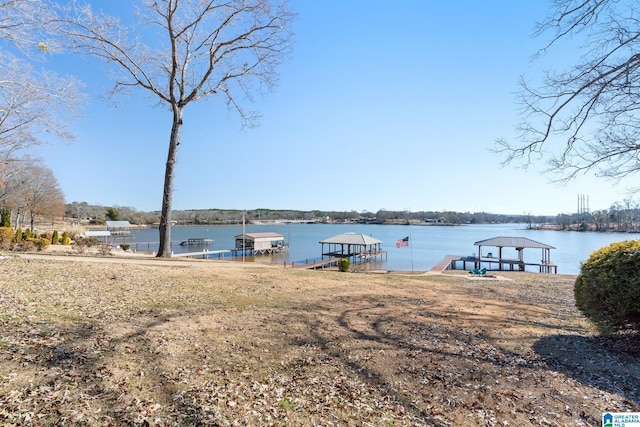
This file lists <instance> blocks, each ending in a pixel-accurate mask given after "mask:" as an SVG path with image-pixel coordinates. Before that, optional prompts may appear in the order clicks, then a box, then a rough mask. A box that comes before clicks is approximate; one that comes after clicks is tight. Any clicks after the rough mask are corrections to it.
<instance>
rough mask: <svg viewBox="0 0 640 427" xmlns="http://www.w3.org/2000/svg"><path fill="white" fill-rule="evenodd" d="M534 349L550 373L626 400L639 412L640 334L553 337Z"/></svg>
mask: <svg viewBox="0 0 640 427" xmlns="http://www.w3.org/2000/svg"><path fill="white" fill-rule="evenodd" d="M533 349H534V350H535V351H536V353H538V355H539V356H540V357H541V358H542V359H543V360H544V361H545V362H546V364H547V366H548V367H549V369H550V370H554V371H557V372H560V373H562V374H564V375H566V376H567V377H569V378H573V379H574V380H576V381H578V382H580V383H582V384H585V385H588V386H590V387H594V388H597V389H599V390H603V391H607V392H610V393H615V394H618V395H620V396H623V397H624V398H625V399H626V402H624V403H626V404H627V405H629V409H630V410H632V411H640V333H632V334H622V335H612V336H581V335H551V336H548V337H544V338H542V339H540V340H538V341H537V342H536V343H535V344H534V346H533Z"/></svg>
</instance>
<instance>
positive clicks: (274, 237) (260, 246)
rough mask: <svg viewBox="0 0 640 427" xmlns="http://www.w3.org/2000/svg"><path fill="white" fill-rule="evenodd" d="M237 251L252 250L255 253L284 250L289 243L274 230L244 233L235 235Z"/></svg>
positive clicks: (270, 252)
mask: <svg viewBox="0 0 640 427" xmlns="http://www.w3.org/2000/svg"><path fill="white" fill-rule="evenodd" d="M235 239H236V247H235V250H236V251H250V252H251V253H252V254H253V255H264V254H272V253H277V252H282V251H284V250H286V248H287V244H286V243H285V241H284V236H283V235H282V234H278V233H273V232H264V233H244V234H239V235H237V236H236V237H235Z"/></svg>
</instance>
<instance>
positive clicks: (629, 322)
mask: <svg viewBox="0 0 640 427" xmlns="http://www.w3.org/2000/svg"><path fill="white" fill-rule="evenodd" d="M574 295H575V299H576V306H577V307H578V309H579V310H580V311H581V312H582V313H583V314H584V315H585V316H586V317H587V318H588V319H589V320H591V321H592V322H594V323H595V324H596V326H597V327H598V329H599V331H600V332H601V333H603V334H607V333H611V332H615V331H618V330H622V329H634V330H640V241H638V240H632V241H627V242H619V243H613V244H611V245H609V246H606V247H604V248H601V249H598V250H597V251H594V252H593V253H592V254H591V255H590V256H589V259H587V261H585V262H584V263H583V264H582V266H581V267H580V275H579V276H578V278H577V279H576V282H575V286H574Z"/></svg>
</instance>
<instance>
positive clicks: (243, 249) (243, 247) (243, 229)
mask: <svg viewBox="0 0 640 427" xmlns="http://www.w3.org/2000/svg"><path fill="white" fill-rule="evenodd" d="M244 231H245V227H244V211H242V262H244V251H245V246H244V245H245V244H244V234H245V232H244Z"/></svg>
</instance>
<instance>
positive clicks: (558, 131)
mask: <svg viewBox="0 0 640 427" xmlns="http://www.w3.org/2000/svg"><path fill="white" fill-rule="evenodd" d="M638 16H640V3H637V2H620V1H616V0H555V1H554V8H553V9H552V11H551V13H550V15H549V17H548V18H547V19H546V20H545V21H544V22H542V23H540V24H539V26H538V28H537V32H536V35H538V36H540V35H546V34H551V38H550V41H549V42H548V44H547V45H546V46H545V47H544V48H543V49H541V51H540V52H539V54H541V55H543V54H544V53H546V52H547V50H549V49H552V48H554V47H556V45H558V44H559V43H560V42H565V41H566V42H571V43H580V45H581V48H580V49H582V50H581V52H580V53H582V55H581V57H580V58H581V59H579V60H578V61H577V63H576V64H574V65H573V66H572V67H571V68H570V69H568V70H565V71H562V72H547V73H546V74H545V76H544V79H543V82H542V83H541V84H539V85H531V84H529V83H527V82H526V81H525V80H522V92H521V98H520V100H521V102H522V106H523V118H524V120H523V122H522V123H521V125H520V126H519V130H520V131H521V138H520V139H519V140H518V141H517V142H516V143H512V142H509V141H507V140H504V139H503V140H499V141H498V151H500V152H502V153H503V154H504V155H505V159H506V163H509V162H513V161H524V162H525V163H527V164H528V163H529V162H531V161H532V160H536V159H539V158H541V157H546V158H547V159H548V160H549V166H550V170H553V171H555V172H558V173H559V174H560V180H561V181H566V180H570V179H572V178H574V177H575V176H576V175H578V174H582V173H586V172H588V171H594V172H596V173H597V174H598V176H603V177H610V178H614V179H619V178H622V177H625V176H627V175H630V174H633V173H635V172H638V170H640V156H639V155H640V117H639V116H638V106H639V105H640V53H639V52H640V20H639V19H638Z"/></svg>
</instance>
